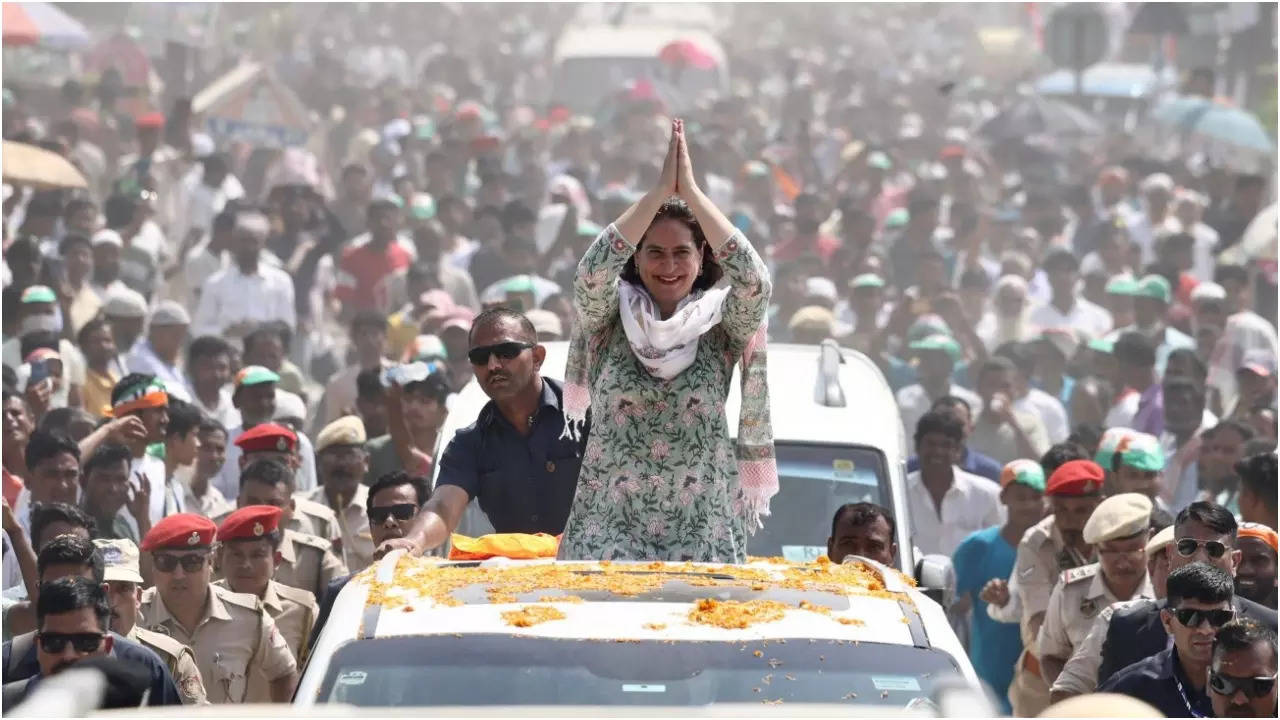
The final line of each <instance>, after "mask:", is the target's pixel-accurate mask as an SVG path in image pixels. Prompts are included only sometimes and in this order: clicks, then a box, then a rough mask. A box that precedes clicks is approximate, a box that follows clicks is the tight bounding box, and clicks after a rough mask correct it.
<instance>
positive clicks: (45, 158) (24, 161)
mask: <svg viewBox="0 0 1280 720" xmlns="http://www.w3.org/2000/svg"><path fill="white" fill-rule="evenodd" d="M3 152H4V156H3V157H2V158H0V171H3V175H4V181H5V182H7V183H12V184H14V185H30V186H32V187H34V188H36V189H37V190H51V189H56V188H87V187H88V186H89V183H88V182H86V181H85V179H84V175H82V174H81V173H80V171H79V170H77V169H76V167H75V166H74V165H72V164H71V163H70V162H68V161H67V159H66V158H64V157H62V156H61V155H58V154H57V153H53V152H50V151H48V150H45V149H44V148H40V147H36V146H35V145H27V144H26V143H19V142H12V141H10V140H5V141H4V147H3Z"/></svg>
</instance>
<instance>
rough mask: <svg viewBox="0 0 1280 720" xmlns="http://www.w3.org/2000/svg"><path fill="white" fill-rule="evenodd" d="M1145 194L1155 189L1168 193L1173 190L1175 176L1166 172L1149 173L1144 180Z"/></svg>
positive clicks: (1143, 189)
mask: <svg viewBox="0 0 1280 720" xmlns="http://www.w3.org/2000/svg"><path fill="white" fill-rule="evenodd" d="M1141 188H1142V192H1143V194H1146V193H1149V192H1152V191H1153V190H1163V191H1165V192H1167V193H1171V192H1173V178H1171V177H1169V176H1168V175H1166V174H1165V173H1155V174H1152V175H1148V176H1147V177H1145V178H1143V180H1142V186H1141Z"/></svg>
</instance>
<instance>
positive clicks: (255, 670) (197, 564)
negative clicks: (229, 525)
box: [142, 513, 298, 703]
mask: <svg viewBox="0 0 1280 720" xmlns="http://www.w3.org/2000/svg"><path fill="white" fill-rule="evenodd" d="M216 531H217V526H215V525H214V524H213V521H211V520H209V519H208V518H206V517H203V516H200V515H194V514H191V513H179V514H176V515H170V516H169V517H166V518H164V519H163V520H161V521H160V522H158V523H156V524H155V526H153V527H152V528H151V531H150V532H148V533H147V536H146V537H145V538H143V540H142V551H143V552H147V553H151V564H152V567H153V568H154V573H153V575H154V578H155V583H156V584H155V587H152V588H148V589H147V591H146V592H144V593H143V595H142V615H143V617H144V618H145V619H146V622H145V624H146V627H147V628H148V629H149V630H152V631H154V632H158V633H161V634H164V635H169V636H170V637H172V638H174V639H176V640H178V641H179V642H182V643H185V644H186V645H187V646H189V647H190V648H191V650H192V651H193V652H194V653H195V656H196V665H197V666H199V668H200V676H201V677H202V678H203V679H204V684H205V690H206V691H207V693H208V695H209V701H210V702H213V703H244V702H258V703H262V702H288V701H289V699H290V698H291V697H292V696H293V690H294V687H295V686H296V685H297V682H298V665H297V662H296V661H295V660H294V658H293V653H292V652H290V651H289V644H288V643H287V642H286V641H285V639H284V636H283V635H281V634H280V631H279V630H278V629H277V628H276V624H275V621H274V620H272V619H271V616H270V615H269V614H268V613H267V610H266V609H265V608H264V607H263V605H262V601H261V600H259V599H258V598H256V597H254V596H252V595H246V594H243V593H236V592H231V591H230V590H227V589H225V588H220V587H216V586H214V585H212V584H211V583H210V576H211V575H212V573H213V563H212V562H211V558H210V548H211V546H212V545H213V540H214V534H215V532H216Z"/></svg>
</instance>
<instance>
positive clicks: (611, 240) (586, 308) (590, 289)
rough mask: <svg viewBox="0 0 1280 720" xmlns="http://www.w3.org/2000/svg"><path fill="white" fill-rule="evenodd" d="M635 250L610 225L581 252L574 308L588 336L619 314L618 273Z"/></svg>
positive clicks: (633, 246) (619, 273) (575, 286)
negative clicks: (585, 250)
mask: <svg viewBox="0 0 1280 720" xmlns="http://www.w3.org/2000/svg"><path fill="white" fill-rule="evenodd" d="M635 251H636V248H635V245H632V244H631V242H630V241H629V240H627V239H626V238H624V237H623V236H622V233H620V232H618V228H617V227H616V226H614V225H612V224H611V225H609V227H607V228H605V229H604V231H603V232H601V233H600V234H599V235H598V236H596V239H595V240H594V241H592V243H591V247H589V248H587V252H586V253H584V254H583V256H582V261H581V262H579V263H578V272H577V274H576V275H575V276H574V279H573V307H574V311H575V312H576V313H577V315H578V321H579V322H581V323H582V330H583V332H584V333H586V334H587V335H592V334H594V333H597V332H599V331H601V330H603V329H604V328H605V327H607V326H608V325H609V323H611V322H613V321H614V320H615V319H616V318H617V317H618V276H619V275H621V274H622V268H623V267H624V266H626V264H627V260H629V259H630V258H631V256H632V255H633V254H634V253H635Z"/></svg>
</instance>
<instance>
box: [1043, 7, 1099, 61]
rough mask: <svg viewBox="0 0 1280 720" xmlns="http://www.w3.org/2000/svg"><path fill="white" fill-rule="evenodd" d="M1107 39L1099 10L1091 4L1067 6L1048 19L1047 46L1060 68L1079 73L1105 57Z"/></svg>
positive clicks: (1047, 50)
mask: <svg viewBox="0 0 1280 720" xmlns="http://www.w3.org/2000/svg"><path fill="white" fill-rule="evenodd" d="M1108 39H1109V34H1108V29H1107V19H1106V17H1105V16H1104V15H1103V14H1102V12H1101V11H1100V10H1098V9H1097V8H1096V7H1094V6H1092V5H1090V4H1078V5H1066V6H1064V7H1062V8H1061V9H1059V10H1057V11H1056V12H1054V14H1053V16H1052V17H1050V18H1049V24H1048V25H1047V26H1046V27H1045V32H1044V49H1045V53H1046V54H1048V55H1049V57H1050V58H1051V59H1052V60H1053V62H1054V63H1055V64H1056V65H1057V66H1058V67H1061V68H1067V69H1069V70H1075V71H1077V72H1079V71H1082V70H1084V69H1085V68H1088V67H1089V66H1091V65H1094V64H1095V63H1098V62H1100V61H1101V60H1102V59H1103V58H1104V57H1105V56H1106V53H1107V41H1108Z"/></svg>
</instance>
